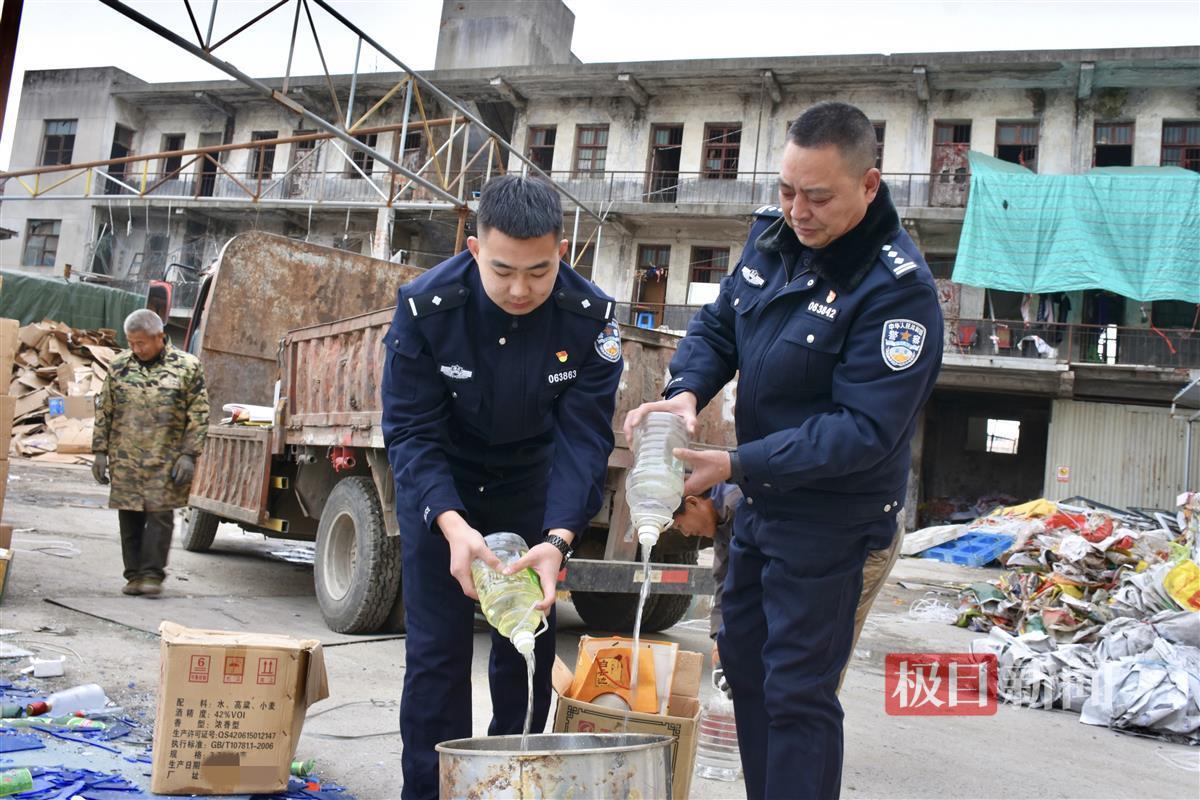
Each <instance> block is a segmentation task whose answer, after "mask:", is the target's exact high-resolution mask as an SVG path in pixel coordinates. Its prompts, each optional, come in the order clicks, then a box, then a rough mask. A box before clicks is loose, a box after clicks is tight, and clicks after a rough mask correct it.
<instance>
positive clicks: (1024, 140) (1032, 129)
mask: <svg viewBox="0 0 1200 800" xmlns="http://www.w3.org/2000/svg"><path fill="white" fill-rule="evenodd" d="M1037 151H1038V124H1037V123H1036V122H997V123H996V158H999V159H1000V160H1002V161H1010V162H1012V163H1013V164H1020V165H1021V166H1022V167H1025V168H1026V169H1028V170H1030V171H1032V172H1037Z"/></svg>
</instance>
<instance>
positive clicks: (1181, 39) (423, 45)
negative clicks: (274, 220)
mask: <svg viewBox="0 0 1200 800" xmlns="http://www.w3.org/2000/svg"><path fill="white" fill-rule="evenodd" d="M0 2H2V0H0ZM332 3H333V5H335V6H336V7H337V8H338V9H339V10H340V11H341V13H342V14H344V15H345V16H346V17H348V18H349V19H350V20H351V21H353V22H355V23H356V24H358V25H359V26H360V27H362V28H363V29H365V30H366V31H367V32H368V33H369V34H370V35H371V36H373V37H374V38H375V39H376V40H378V41H379V42H380V43H381V44H382V45H383V46H384V47H387V48H388V49H389V50H391V52H392V53H393V54H394V55H396V56H397V57H399V58H400V59H401V60H403V61H404V62H406V63H407V64H408V66H409V67H411V68H413V69H431V68H432V67H433V61H434V54H435V51H436V49H437V32H438V21H439V18H440V14H441V6H442V3H441V0H332ZM566 3H567V5H568V6H569V7H570V8H571V10H572V11H574V12H575V36H574V40H573V42H572V50H574V52H575V54H576V55H578V56H579V58H581V59H582V60H583V61H585V62H598V61H650V60H659V59H683V58H736V57H754V56H789V55H821V54H849V53H905V52H944V51H952V50H1034V49H1071V48H1091V47H1150V46H1163V45H1194V44H1197V43H1200V0H963V1H961V2H942V1H940V0H926V1H925V2H913V1H911V0H910V1H909V2H902V1H901V0H838V2H824V1H823V0H787V1H786V2H783V1H781V0H740V2H728V0H566ZM128 4H129V5H130V6H132V7H133V8H136V9H138V10H139V11H142V12H143V13H145V14H147V15H148V16H150V17H152V18H154V19H155V20H156V21H158V22H160V23H162V24H163V25H166V26H167V27H169V28H171V29H172V30H174V31H176V32H178V33H180V34H181V35H185V36H188V37H192V36H193V34H192V33H191V30H192V29H191V24H190V22H189V21H188V18H187V14H186V11H185V7H184V3H183V0H128ZM271 5H273V0H221V2H220V3H219V5H218V13H217V17H216V24H215V30H214V41H215V40H217V39H220V38H221V37H222V36H223V35H224V34H226V33H229V32H232V31H233V30H235V29H236V28H237V27H239V26H240V25H241V24H242V23H243V22H246V21H248V20H249V19H251V18H253V17H254V16H255V15H257V14H258V13H260V12H261V11H264V10H266V9H267V8H270V6H271ZM310 5H311V6H312V7H313V9H314V20H315V22H316V24H317V27H318V30H319V32H320V35H321V46H322V48H323V50H324V52H325V57H326V59H327V60H328V62H329V68H330V70H331V71H333V72H350V71H351V68H352V67H353V64H354V39H353V38H352V37H351V36H349V35H347V34H345V33H343V32H342V31H343V30H344V29H341V26H340V25H339V24H337V23H336V22H334V21H332V19H331V18H329V17H328V16H326V15H325V14H324V12H322V11H320V10H319V9H317V8H316V6H315V4H310ZM192 8H193V9H194V10H195V12H196V15H197V17H198V18H199V24H200V26H201V28H202V29H205V28H207V24H208V18H209V9H210V8H211V2H210V0H192ZM294 8H295V6H294V4H292V3H289V4H287V5H285V6H284V7H282V8H280V9H278V10H277V11H275V12H274V13H273V14H272V15H270V16H269V17H267V18H265V19H264V20H263V21H262V22H261V23H259V24H258V25H256V26H255V27H254V28H252V29H251V30H250V31H249V33H251V34H253V35H252V36H246V35H245V34H243V35H242V36H239V37H238V38H237V39H234V40H233V41H231V42H229V43H228V44H226V45H224V46H223V47H221V48H220V49H219V50H218V51H217V55H218V56H221V57H223V58H224V59H225V60H227V61H230V62H231V63H233V64H234V65H235V66H237V67H238V68H239V69H241V70H243V71H244V72H246V73H248V74H250V75H252V76H254V77H268V76H276V75H282V74H283V73H284V69H285V65H286V63H287V41H288V36H289V33H290V31H291V27H292V22H293V13H294ZM304 24H305V23H304V19H303V15H302V16H301V26H302V28H303V26H304ZM368 50H369V48H366V47H364V53H363V58H362V64H361V67H360V69H363V70H375V69H378V70H389V69H391V65H390V64H389V63H388V62H387V61H386V60H385V59H384V58H382V57H380V56H378V55H376V54H374V53H373V52H368ZM108 65H113V66H117V67H120V68H121V69H124V70H126V71H127V72H131V73H133V74H134V75H136V76H138V77H140V78H142V79H144V80H148V81H171V80H204V79H210V78H222V77H225V76H224V74H223V73H220V72H218V71H217V70H216V69H215V68H214V67H211V66H209V65H208V64H206V63H204V62H203V61H201V60H199V59H198V58H196V57H194V56H192V55H190V54H188V53H186V52H184V51H182V50H179V49H177V48H175V47H174V46H173V45H171V44H169V43H168V42H166V41H165V40H163V39H161V38H159V37H158V36H156V35H155V34H153V33H151V32H150V31H148V30H146V29H144V28H142V27H141V26H139V25H137V24H136V23H134V22H132V21H130V20H128V19H126V18H125V17H123V16H121V15H120V14H119V13H118V12H116V11H114V10H112V9H110V8H108V7H107V6H104V5H101V4H100V3H99V2H97V0H25V9H24V14H23V16H22V19H21V31H20V39H19V40H18V44H17V56H16V64H15V67H14V72H13V83H12V88H11V90H10V93H9V103H8V109H7V112H6V115H5V126H4V131H3V134H2V136H0V165H6V166H7V165H8V161H9V153H10V151H11V149H12V142H11V136H12V123H13V121H14V120H15V119H16V115H17V104H18V102H19V97H20V87H21V81H22V74H23V73H24V71H25V70H27V69H47V68H61V67H87V66H108ZM292 72H293V74H314V73H319V72H320V61H319V60H318V56H317V52H316V48H315V47H314V46H313V45H312V36H311V34H307V33H304V35H302V36H300V37H299V40H298V44H297V50H296V54H295V56H294V63H293V68H292ZM13 166H14V167H17V166H27V165H13Z"/></svg>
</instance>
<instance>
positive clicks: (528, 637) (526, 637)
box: [512, 631, 534, 656]
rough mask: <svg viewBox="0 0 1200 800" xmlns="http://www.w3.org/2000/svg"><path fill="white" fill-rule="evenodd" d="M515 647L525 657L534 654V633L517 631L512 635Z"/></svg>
mask: <svg viewBox="0 0 1200 800" xmlns="http://www.w3.org/2000/svg"><path fill="white" fill-rule="evenodd" d="M512 643H513V647H515V648H517V652H518V653H520V654H521V655H523V656H527V655H529V654H530V653H532V652H533V645H534V641H533V631H517V632H516V633H514V634H513V635H512Z"/></svg>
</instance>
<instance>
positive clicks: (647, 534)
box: [638, 525, 658, 547]
mask: <svg viewBox="0 0 1200 800" xmlns="http://www.w3.org/2000/svg"><path fill="white" fill-rule="evenodd" d="M638 541H639V542H640V543H641V545H642V547H654V545H656V544H658V526H657V525H643V526H641V527H640V528H638Z"/></svg>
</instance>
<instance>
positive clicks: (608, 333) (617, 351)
mask: <svg viewBox="0 0 1200 800" xmlns="http://www.w3.org/2000/svg"><path fill="white" fill-rule="evenodd" d="M596 352H597V353H599V354H600V357H601V358H603V359H604V360H605V361H611V362H613V363H614V364H615V363H617V362H618V361H620V360H621V327H620V326H619V325H617V321H616V320H615V319H610V320H609V321H608V324H607V325H605V326H604V330H602V331H600V335H599V336H597V337H596Z"/></svg>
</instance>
